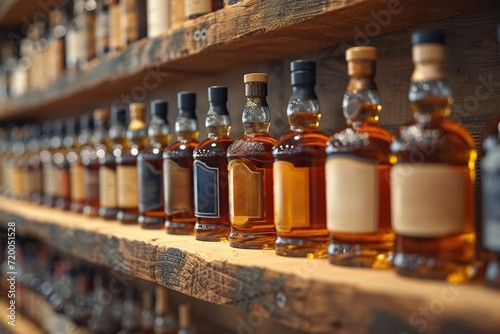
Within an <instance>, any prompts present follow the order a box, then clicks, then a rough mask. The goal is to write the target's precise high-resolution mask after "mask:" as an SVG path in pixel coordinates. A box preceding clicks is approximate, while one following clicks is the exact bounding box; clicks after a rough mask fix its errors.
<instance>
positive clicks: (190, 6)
mask: <svg viewBox="0 0 500 334" xmlns="http://www.w3.org/2000/svg"><path fill="white" fill-rule="evenodd" d="M185 4H186V9H185V15H186V19H187V20H192V19H195V18H197V17H200V16H203V15H206V14H208V13H210V12H214V11H216V10H219V9H221V8H223V7H224V3H223V1H222V0H185Z"/></svg>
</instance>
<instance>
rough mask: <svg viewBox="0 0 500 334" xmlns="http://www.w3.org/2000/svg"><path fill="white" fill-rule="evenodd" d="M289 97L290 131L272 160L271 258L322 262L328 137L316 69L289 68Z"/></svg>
mask: <svg viewBox="0 0 500 334" xmlns="http://www.w3.org/2000/svg"><path fill="white" fill-rule="evenodd" d="M290 69H291V72H292V73H291V78H292V95H291V97H290V99H289V101H288V106H287V116H288V123H290V131H289V132H287V133H286V134H285V135H283V136H282V137H281V138H280V139H279V140H278V142H277V143H276V146H275V147H276V148H275V149H274V151H273V155H274V159H275V160H274V165H273V172H274V196H275V203H274V212H275V213H274V214H275V223H276V232H277V238H276V245H275V248H276V254H278V255H284V256H296V257H307V258H318V257H324V256H326V249H327V246H328V231H327V230H326V205H325V160H326V152H325V148H326V142H327V141H328V137H327V136H326V135H325V134H323V133H321V132H320V131H319V130H318V125H319V120H320V118H321V114H320V110H319V104H318V98H317V97H316V93H315V91H314V86H315V84H316V63H315V62H313V61H308V60H297V61H294V62H292V63H291V64H290Z"/></svg>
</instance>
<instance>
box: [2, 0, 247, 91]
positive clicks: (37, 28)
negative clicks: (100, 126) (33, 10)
mask: <svg viewBox="0 0 500 334" xmlns="http://www.w3.org/2000/svg"><path fill="white" fill-rule="evenodd" d="M236 2H239V1H225V3H223V2H222V0H168V1H167V0H147V1H146V0H72V1H63V2H62V3H61V4H57V5H56V6H55V8H52V7H54V6H49V7H47V8H51V9H52V10H51V11H50V12H49V13H47V14H48V16H47V18H48V20H47V22H42V21H37V22H35V23H33V24H31V25H29V26H27V29H26V37H25V38H21V37H17V39H13V38H11V39H10V40H8V41H4V42H3V44H2V48H1V52H0V53H1V59H0V61H1V66H0V67H1V70H0V78H1V80H0V100H1V99H6V98H7V97H13V98H16V97H19V96H21V95H23V94H24V93H26V92H27V91H28V90H36V89H40V90H44V89H46V88H47V87H48V86H49V85H50V84H51V83H52V82H54V80H55V79H57V78H58V77H59V76H60V75H61V74H62V73H64V71H66V70H72V69H75V68H77V67H84V66H86V64H87V63H88V62H89V61H91V60H92V59H94V58H103V57H105V56H106V55H107V54H108V53H110V52H116V51H119V50H121V49H124V48H126V47H127V46H128V45H130V44H132V43H133V42H135V41H137V40H139V39H142V38H145V37H149V38H154V37H157V36H159V35H161V34H162V33H164V32H165V31H166V30H168V29H169V28H170V27H177V26H179V25H181V24H182V23H183V22H184V21H186V20H191V19H194V18H197V17H199V16H202V15H204V14H207V13H210V12H212V11H215V10H218V9H221V8H222V7H223V6H224V5H229V4H233V3H236Z"/></svg>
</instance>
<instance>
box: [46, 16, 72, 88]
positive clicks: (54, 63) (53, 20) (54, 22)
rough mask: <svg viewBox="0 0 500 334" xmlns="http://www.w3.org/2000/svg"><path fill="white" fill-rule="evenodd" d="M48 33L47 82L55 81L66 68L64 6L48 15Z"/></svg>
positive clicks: (66, 23)
mask: <svg viewBox="0 0 500 334" xmlns="http://www.w3.org/2000/svg"><path fill="white" fill-rule="evenodd" d="M49 18H50V32H49V50H48V58H49V59H48V61H49V68H50V71H48V72H47V74H48V78H47V80H48V82H49V83H51V82H53V81H55V80H56V79H57V78H58V77H59V76H60V75H61V74H63V73H64V69H65V68H66V57H65V54H66V52H65V50H66V34H67V32H68V28H69V26H68V17H67V13H66V7H65V6H59V7H58V8H57V9H55V10H53V11H51V12H50V14H49Z"/></svg>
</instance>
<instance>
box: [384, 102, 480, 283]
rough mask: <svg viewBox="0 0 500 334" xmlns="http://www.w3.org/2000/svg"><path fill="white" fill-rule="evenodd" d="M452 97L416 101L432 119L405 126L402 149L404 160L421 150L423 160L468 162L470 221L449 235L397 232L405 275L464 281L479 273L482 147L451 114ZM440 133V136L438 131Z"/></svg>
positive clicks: (418, 113)
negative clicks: (477, 206) (477, 184)
mask: <svg viewBox="0 0 500 334" xmlns="http://www.w3.org/2000/svg"><path fill="white" fill-rule="evenodd" d="M448 108H449V101H448V99H446V98H444V97H432V98H426V99H425V100H421V101H417V102H414V103H412V109H413V111H414V117H415V118H419V119H427V120H428V121H427V122H426V123H417V122H413V123H411V124H409V125H406V126H403V127H401V128H400V131H399V133H398V137H399V142H400V143H401V144H402V148H401V150H400V151H399V152H398V153H397V159H398V163H405V164H411V163H412V161H413V160H412V159H413V157H414V156H415V155H414V153H413V154H412V152H416V151H418V152H422V153H423V154H419V160H418V163H446V164H448V165H449V166H450V167H459V168H464V167H465V168H468V169H469V172H470V180H469V181H470V182H466V183H465V189H464V195H465V199H466V202H465V203H464V208H457V210H464V226H463V230H462V231H461V232H460V233H456V234H453V235H448V236H445V237H426V238H424V237H411V236H404V235H399V234H397V235H396V257H395V260H394V266H395V269H396V271H397V272H398V273H399V274H401V275H405V276H412V277H419V278H426V279H446V280H448V281H450V282H454V283H460V282H464V281H467V280H469V279H470V278H471V277H473V276H474V275H475V274H476V267H475V265H474V261H475V242H476V233H475V226H474V179H475V174H474V173H475V169H474V166H475V160H476V156H477V153H476V150H475V146H474V140H473V138H472V136H471V135H470V134H469V132H468V131H467V129H466V128H465V127H463V126H462V125H460V124H458V123H456V122H454V121H452V120H451V119H449V118H448V117H447V114H448V113H449V109H448ZM436 134H439V136H436Z"/></svg>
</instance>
